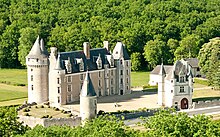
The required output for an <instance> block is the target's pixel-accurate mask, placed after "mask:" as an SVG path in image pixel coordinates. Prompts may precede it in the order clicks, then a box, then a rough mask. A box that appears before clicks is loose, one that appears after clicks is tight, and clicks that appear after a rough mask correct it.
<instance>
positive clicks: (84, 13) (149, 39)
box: [0, 0, 220, 70]
mask: <svg viewBox="0 0 220 137" xmlns="http://www.w3.org/2000/svg"><path fill="white" fill-rule="evenodd" d="M219 9H220V0H202V1H199V0H184V1H181V0H107V1H104V0H80V1H79V0H0V68H22V67H25V56H26V55H27V54H28V52H29V50H30V49H31V46H32V45H33V43H34V41H35V39H36V38H37V36H38V35H39V36H40V37H41V38H43V39H44V41H45V45H46V47H47V49H49V48H50V47H51V46H56V47H57V48H58V49H59V51H72V50H81V49H82V44H83V42H85V41H88V42H90V43H91V46H92V48H96V47H102V46H103V44H102V42H103V41H104V40H107V41H109V42H110V47H111V49H113V47H114V45H115V44H116V42H117V41H122V42H123V43H124V44H125V45H126V48H127V50H128V52H129V55H130V56H131V57H132V62H133V64H136V65H138V66H137V67H136V68H134V70H138V69H141V66H142V69H143V68H145V69H146V68H147V69H152V68H153V67H155V66H156V65H157V64H160V63H161V59H162V58H163V62H164V64H172V63H173V62H174V61H175V60H177V59H180V58H186V57H197V56H198V54H199V50H200V48H201V47H202V45H203V44H204V43H207V42H209V39H211V38H214V37H217V36H220V10H219ZM134 66H135V65H134Z"/></svg>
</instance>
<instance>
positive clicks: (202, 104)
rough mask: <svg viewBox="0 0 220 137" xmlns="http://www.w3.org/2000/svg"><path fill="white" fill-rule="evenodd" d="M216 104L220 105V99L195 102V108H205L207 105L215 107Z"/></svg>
mask: <svg viewBox="0 0 220 137" xmlns="http://www.w3.org/2000/svg"><path fill="white" fill-rule="evenodd" d="M214 106H220V100H219V99H214V100H208V101H198V102H193V108H195V109H197V108H205V107H214Z"/></svg>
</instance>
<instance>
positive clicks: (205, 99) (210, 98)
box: [192, 97, 220, 102]
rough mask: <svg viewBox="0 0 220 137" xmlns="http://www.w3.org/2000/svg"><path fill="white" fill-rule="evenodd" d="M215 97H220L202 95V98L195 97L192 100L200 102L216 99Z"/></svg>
mask: <svg viewBox="0 0 220 137" xmlns="http://www.w3.org/2000/svg"><path fill="white" fill-rule="evenodd" d="M214 99H220V97H201V98H194V99H192V101H193V102H198V101H209V100H214Z"/></svg>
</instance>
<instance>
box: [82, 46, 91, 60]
mask: <svg viewBox="0 0 220 137" xmlns="http://www.w3.org/2000/svg"><path fill="white" fill-rule="evenodd" d="M83 51H84V54H85V55H86V58H87V59H90V44H89V42H84V43H83Z"/></svg>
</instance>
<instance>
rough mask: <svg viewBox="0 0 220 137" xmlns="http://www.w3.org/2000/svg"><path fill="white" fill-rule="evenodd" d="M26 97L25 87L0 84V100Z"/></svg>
mask: <svg viewBox="0 0 220 137" xmlns="http://www.w3.org/2000/svg"><path fill="white" fill-rule="evenodd" d="M21 98H27V87H21V86H13V85H6V84H0V102H2V101H8V100H15V99H21Z"/></svg>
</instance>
